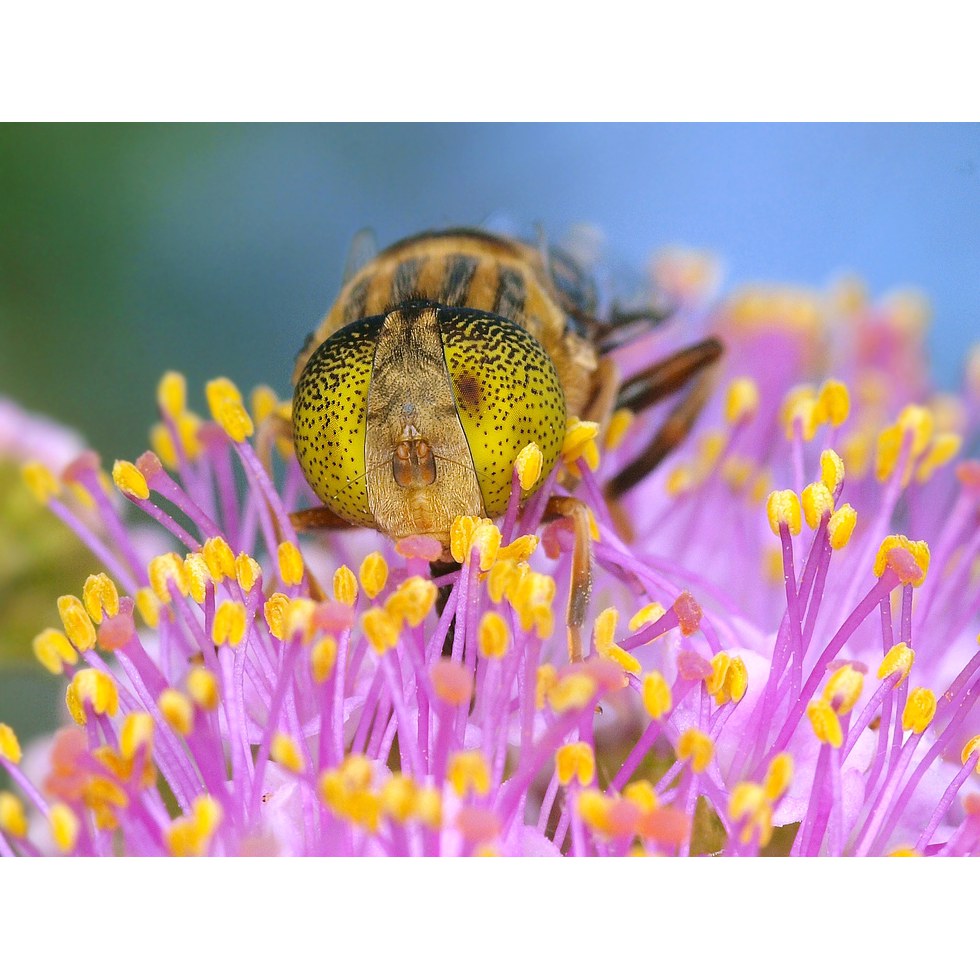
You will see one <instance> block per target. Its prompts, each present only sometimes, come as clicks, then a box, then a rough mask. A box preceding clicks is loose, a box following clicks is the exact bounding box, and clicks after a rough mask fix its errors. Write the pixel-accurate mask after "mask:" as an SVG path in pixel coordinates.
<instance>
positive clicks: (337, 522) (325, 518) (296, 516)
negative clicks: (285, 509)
mask: <svg viewBox="0 0 980 980" xmlns="http://www.w3.org/2000/svg"><path fill="white" fill-rule="evenodd" d="M289 522H290V523H291V524H292V525H293V530H294V531H298V532H300V533H302V532H303V531H317V530H321V531H346V530H348V529H349V528H353V527H356V526H357V525H354V524H351V523H350V522H349V521H345V520H344V519H343V518H342V517H338V516H337V515H336V514H335V513H334V512H333V511H332V510H331V509H330V508H329V507H308V508H307V509H306V510H297V511H294V512H293V513H292V514H290V515H289Z"/></svg>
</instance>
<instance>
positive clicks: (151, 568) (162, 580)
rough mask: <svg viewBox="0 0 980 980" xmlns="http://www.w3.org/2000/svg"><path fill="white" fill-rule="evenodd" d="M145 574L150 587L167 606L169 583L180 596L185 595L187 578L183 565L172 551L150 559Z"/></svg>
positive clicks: (169, 597)
mask: <svg viewBox="0 0 980 980" xmlns="http://www.w3.org/2000/svg"><path fill="white" fill-rule="evenodd" d="M147 573H148V574H149V577H150V585H151V586H152V588H153V591H154V593H155V594H156V597H157V598H158V599H159V600H160V601H161V602H162V603H165V604H167V603H169V602H170V600H171V595H170V584H171V583H173V585H174V587H175V588H176V589H177V591H178V592H179V593H180V594H181V595H187V576H186V573H185V572H184V563H183V562H182V561H181V560H180V557H179V556H178V555H175V554H174V553H173V552H172V551H170V552H168V553H167V554H165V555H157V557H156V558H151V559H150V563H149V565H148V566H147Z"/></svg>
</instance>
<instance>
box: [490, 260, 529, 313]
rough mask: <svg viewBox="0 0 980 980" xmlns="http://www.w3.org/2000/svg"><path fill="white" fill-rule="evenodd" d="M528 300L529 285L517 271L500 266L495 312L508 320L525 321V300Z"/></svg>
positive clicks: (494, 304) (494, 305)
mask: <svg viewBox="0 0 980 980" xmlns="http://www.w3.org/2000/svg"><path fill="white" fill-rule="evenodd" d="M526 298H527V284H526V283H525V282H524V276H522V275H521V274H520V273H519V272H518V271H517V270H516V269H512V268H510V267H509V266H506V265H501V266H500V276H499V278H498V280H497V295H496V296H495V297H494V301H493V309H494V312H495V313H497V314H499V315H500V316H502V317H506V318H507V319H508V320H515V321H517V322H518V323H521V322H522V321H523V315H524V300H525V299H526Z"/></svg>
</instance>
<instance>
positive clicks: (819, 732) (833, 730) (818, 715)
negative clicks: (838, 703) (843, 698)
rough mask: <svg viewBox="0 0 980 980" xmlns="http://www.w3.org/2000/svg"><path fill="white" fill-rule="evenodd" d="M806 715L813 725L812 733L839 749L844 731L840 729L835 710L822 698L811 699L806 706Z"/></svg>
mask: <svg viewBox="0 0 980 980" xmlns="http://www.w3.org/2000/svg"><path fill="white" fill-rule="evenodd" d="M806 716H807V718H809V719H810V724H811V725H812V726H813V734H814V735H816V736H817V738H818V739H820V741H821V742H826V743H827V744H828V745H832V746H833V747H834V748H835V749H839V748H840V747H841V745H842V744H843V741H844V733H843V732H842V731H841V727H840V719H839V718H838V717H837V712H835V711H834V709H833V708H832V707H831V706H830V704H829V703H828V702H827V701H825V700H824V699H823V698H821V699H819V700H815V701H811V702H810V703H809V704H808V705H807V706H806Z"/></svg>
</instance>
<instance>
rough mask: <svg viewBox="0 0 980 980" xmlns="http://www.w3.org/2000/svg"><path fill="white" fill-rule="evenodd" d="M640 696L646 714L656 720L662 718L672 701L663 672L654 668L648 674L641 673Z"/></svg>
mask: <svg viewBox="0 0 980 980" xmlns="http://www.w3.org/2000/svg"><path fill="white" fill-rule="evenodd" d="M641 696H642V698H643V707H644V708H646V710H647V714H648V715H649V716H650V717H651V718H653V719H656V720H659V719H660V718H663V716H664V715H665V714H667V712H668V711H670V709H671V707H672V706H673V703H674V699H673V697H672V695H671V693H670V685H669V684H668V683H667V681H666V680H665V679H664V676H663V674H661V673H660V672H659V671H656V670H651V671H650V673H649V674H644V675H643V688H642V691H641Z"/></svg>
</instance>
